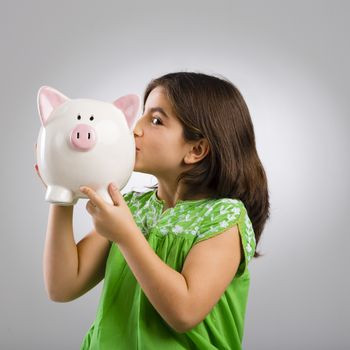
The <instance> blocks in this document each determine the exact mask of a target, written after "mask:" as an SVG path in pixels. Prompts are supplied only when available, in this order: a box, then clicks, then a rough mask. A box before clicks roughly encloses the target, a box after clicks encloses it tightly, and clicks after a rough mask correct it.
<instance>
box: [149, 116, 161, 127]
mask: <svg viewBox="0 0 350 350" xmlns="http://www.w3.org/2000/svg"><path fill="white" fill-rule="evenodd" d="M151 123H152V124H153V125H162V120H161V119H160V118H158V117H152V121H151Z"/></svg>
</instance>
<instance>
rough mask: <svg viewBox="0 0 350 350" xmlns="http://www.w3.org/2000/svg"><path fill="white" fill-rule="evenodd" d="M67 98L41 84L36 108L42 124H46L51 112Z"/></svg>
mask: <svg viewBox="0 0 350 350" xmlns="http://www.w3.org/2000/svg"><path fill="white" fill-rule="evenodd" d="M67 100H69V98H68V97H67V96H65V95H63V94H62V93H61V92H59V91H57V90H55V89H54V88H52V87H49V86H42V87H41V88H40V89H39V91H38V110H39V115H40V119H41V122H42V124H43V125H45V124H46V121H47V119H48V117H49V116H50V114H51V112H52V111H53V110H54V109H55V108H56V107H58V106H59V105H60V104H62V103H63V102H65V101H67Z"/></svg>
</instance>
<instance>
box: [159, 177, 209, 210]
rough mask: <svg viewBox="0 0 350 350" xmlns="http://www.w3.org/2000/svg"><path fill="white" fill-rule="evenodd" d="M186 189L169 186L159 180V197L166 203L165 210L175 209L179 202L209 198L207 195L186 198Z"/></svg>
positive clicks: (179, 185) (180, 186) (174, 185)
mask: <svg viewBox="0 0 350 350" xmlns="http://www.w3.org/2000/svg"><path fill="white" fill-rule="evenodd" d="M185 192H186V189H185V188H184V186H182V185H181V184H178V185H176V184H173V185H171V184H169V183H164V182H162V181H160V180H158V189H157V197H158V198H159V199H160V200H163V201H164V202H165V204H164V210H166V209H168V208H173V207H175V205H176V203H177V202H178V201H179V200H197V199H204V198H208V197H209V196H208V195H206V194H196V195H194V196H192V197H191V198H185V196H184V195H185Z"/></svg>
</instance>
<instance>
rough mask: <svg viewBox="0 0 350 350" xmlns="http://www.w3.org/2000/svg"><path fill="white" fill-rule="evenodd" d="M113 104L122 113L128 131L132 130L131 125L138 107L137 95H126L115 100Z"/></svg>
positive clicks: (138, 99)
mask: <svg viewBox="0 0 350 350" xmlns="http://www.w3.org/2000/svg"><path fill="white" fill-rule="evenodd" d="M113 104H114V106H116V107H117V108H119V109H121V110H122V111H123V113H124V115H125V118H126V121H127V122H128V126H129V129H130V130H133V125H134V123H135V120H136V118H137V113H138V111H139V107H140V98H139V97H138V96H137V95H126V96H123V97H120V98H118V99H117V100H115V101H114V102H113Z"/></svg>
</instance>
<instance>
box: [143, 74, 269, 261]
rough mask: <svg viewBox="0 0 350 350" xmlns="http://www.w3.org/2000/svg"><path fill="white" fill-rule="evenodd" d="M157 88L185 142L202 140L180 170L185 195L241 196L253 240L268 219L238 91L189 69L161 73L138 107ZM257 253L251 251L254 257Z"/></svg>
mask: <svg viewBox="0 0 350 350" xmlns="http://www.w3.org/2000/svg"><path fill="white" fill-rule="evenodd" d="M157 86H161V87H163V88H164V89H165V91H166V94H167V97H168V99H169V101H170V103H171V105H172V107H173V109H174V112H175V114H176V117H177V118H178V119H179V121H180V122H181V123H182V125H183V129H184V138H185V140H186V141H193V140H199V139H201V138H205V139H207V140H208V143H209V148H210V150H209V153H208V155H207V156H206V157H205V158H204V159H202V160H201V161H200V162H198V163H196V164H195V165H194V166H193V167H192V168H191V169H190V170H189V171H186V172H184V173H182V174H180V176H179V178H178V181H181V180H182V181H183V183H184V184H185V185H186V186H185V187H186V188H187V192H186V193H185V195H184V197H186V198H188V197H191V196H192V195H195V194H198V193H208V194H209V195H210V197H211V198H237V199H239V200H241V201H242V202H243V203H244V205H245V207H246V209H247V212H248V215H249V218H250V219H251V221H252V224H253V229H254V233H255V240H256V244H258V242H259V239H260V236H261V233H262V231H263V228H264V225H265V222H266V220H267V219H268V218H269V207H270V205H269V193H268V186H267V178H266V174H265V171H264V168H263V166H262V163H261V161H260V159H259V156H258V153H257V150H256V146H255V135H254V128H253V123H252V120H251V117H250V114H249V110H248V107H247V105H246V103H245V101H244V99H243V97H242V95H241V93H240V92H239V91H238V89H237V88H236V87H235V86H234V85H233V84H232V83H231V82H230V81H228V80H226V79H223V78H218V77H215V76H209V75H206V74H202V73H194V72H177V73H170V74H166V75H164V76H162V77H160V78H157V79H154V80H152V81H151V82H150V83H149V84H148V86H147V88H146V90H145V95H144V101H143V102H144V105H145V103H146V100H147V97H148V95H149V94H150V92H151V91H152V90H153V89H154V88H155V87H157ZM260 255H261V254H260V253H258V252H257V251H256V252H255V254H254V257H258V256H260Z"/></svg>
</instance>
